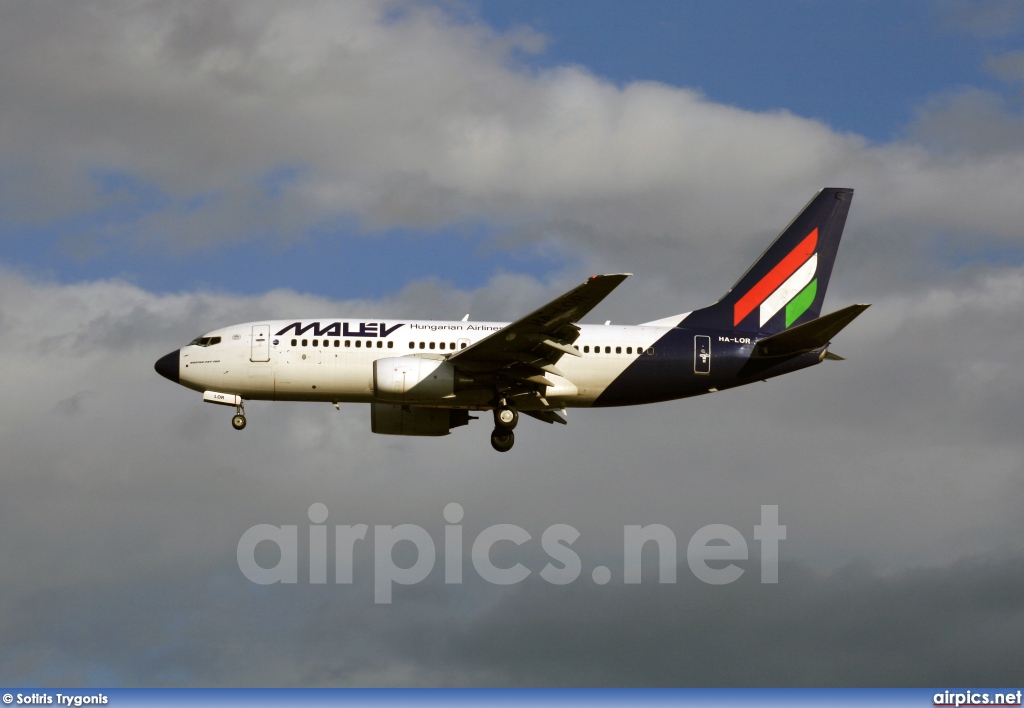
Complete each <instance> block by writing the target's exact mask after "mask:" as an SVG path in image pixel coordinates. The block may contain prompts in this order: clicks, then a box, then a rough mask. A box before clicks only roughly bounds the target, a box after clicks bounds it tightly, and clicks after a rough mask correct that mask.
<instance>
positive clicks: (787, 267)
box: [733, 229, 818, 327]
mask: <svg viewBox="0 0 1024 708" xmlns="http://www.w3.org/2000/svg"><path fill="white" fill-rule="evenodd" d="M817 247H818V229H814V230H813V231H811V233H809V234H808V235H807V237H806V238H805V239H804V240H803V241H801V242H800V243H799V244H798V245H797V247H796V248H794V249H793V250H792V251H790V252H789V253H788V254H787V255H786V257H785V258H783V259H782V261H780V262H779V264H778V265H777V266H775V267H774V268H772V269H771V271H769V272H768V274H767V275H766V276H764V277H763V278H761V280H759V281H758V282H757V283H756V284H755V285H754V287H752V288H751V289H750V290H748V291H747V292H746V293H745V294H744V295H743V296H742V297H741V298H740V299H739V300H738V301H737V302H736V305H735V306H734V309H733V316H734V321H733V324H734V325H737V326H738V325H739V323H740V322H742V321H743V320H744V319H746V317H747V316H748V315H750V314H751V313H752V312H753V311H754V310H758V322H759V326H761V327H764V326H765V325H766V324H767V323H768V321H769V320H771V318H772V317H774V316H775V315H777V314H778V313H779V312H780V311H781V310H782V309H783V308H786V327H789V326H790V325H791V324H793V323H794V322H795V321H796V320H797V319H799V317H800V315H802V314H803V313H804V312H806V311H807V309H808V308H809V307H810V306H811V304H812V303H813V302H814V298H815V296H816V295H817V292H818V280H817V278H815V277H814V276H815V274H816V273H817V270H818V254H817V252H816V250H817Z"/></svg>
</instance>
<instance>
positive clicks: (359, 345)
mask: <svg viewBox="0 0 1024 708" xmlns="http://www.w3.org/2000/svg"><path fill="white" fill-rule="evenodd" d="M361 346H363V343H362V342H360V341H359V340H358V339H357V340H356V349H358V348H359V347H361Z"/></svg>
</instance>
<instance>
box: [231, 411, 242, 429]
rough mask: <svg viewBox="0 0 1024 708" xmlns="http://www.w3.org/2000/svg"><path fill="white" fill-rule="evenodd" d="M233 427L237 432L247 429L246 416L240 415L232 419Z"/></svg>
mask: <svg viewBox="0 0 1024 708" xmlns="http://www.w3.org/2000/svg"><path fill="white" fill-rule="evenodd" d="M231 425H232V426H233V427H234V429H235V430H241V429H242V428H244V427H245V416H244V415H242V414H241V413H239V414H238V415H236V416H235V417H234V418H232V419H231Z"/></svg>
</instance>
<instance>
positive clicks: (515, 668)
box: [0, 0, 1024, 686]
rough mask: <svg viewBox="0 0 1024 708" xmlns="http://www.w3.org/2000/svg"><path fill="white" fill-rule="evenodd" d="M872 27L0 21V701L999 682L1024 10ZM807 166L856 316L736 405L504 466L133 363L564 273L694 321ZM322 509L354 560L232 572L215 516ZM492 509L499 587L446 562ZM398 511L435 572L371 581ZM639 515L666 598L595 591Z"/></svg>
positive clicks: (1015, 475) (592, 433)
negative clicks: (275, 574) (220, 402)
mask: <svg viewBox="0 0 1024 708" xmlns="http://www.w3.org/2000/svg"><path fill="white" fill-rule="evenodd" d="M893 5H894V4H893V3H888V2H882V1H881V0H878V1H875V0H864V1H862V2H857V3H845V4H843V5H841V6H840V5H836V4H835V3H811V2H802V1H799V0H791V1H788V2H781V3H775V4H772V5H770V6H765V5H764V4H763V3H759V2H757V3H755V2H748V1H745V0H739V1H737V2H733V3H727V4H716V5H714V6H711V5H710V4H708V3H655V2H651V3H628V4H627V3H591V2H586V3H584V2H577V1H571V0H563V1H562V2H558V3H543V4H538V3H527V2H519V1H512V0H509V1H507V2H502V3H489V4H485V3H476V2H471V1H465V2H447V1H442V0H439V1H438V2H436V3H430V2H401V1H395V2H358V1H356V0H353V1H351V2H345V3H332V2H312V1H308V2H307V1H302V0H296V1H294V2H290V3H279V2H271V1H270V0H267V1H266V2H257V1H251V2H241V1H239V2H231V1H227V0H225V1H223V2H189V1H186V0H182V1H177V0H174V1H166V0H162V1H161V2H145V1H140V0H132V1H129V0H110V1H108V2H87V1H83V2H76V3H65V2H58V1H57V0H52V1H49V0H31V2H29V1H28V0H21V1H19V0H6V1H4V2H2V3H0V332H2V333H3V339H4V341H5V342H6V343H7V346H5V348H4V352H3V354H2V355H0V371H2V378H3V381H4V382H5V386H4V392H3V394H4V395H3V404H2V405H0V449H2V450H3V455H2V463H0V684H6V685H15V684H21V685H28V684H32V685H61V684H63V685H69V684H86V685H105V686H121V685H131V686H134V685H232V686H234V685H249V684H252V685H324V686H328V685H339V686H347V685H382V686H396V685H397V686H404V685H443V686H451V685H515V686H530V685H545V686H548V685H558V686H572V685H630V686H636V685H940V684H941V685H955V684H974V685H981V684H989V685H1001V684H1007V683H1009V684H1012V683H1014V682H1015V681H1016V683H1019V682H1020V655H1021V653H1022V650H1024V436H1022V435H1021V432H1020V430H1021V428H1020V426H1021V415H1020V410H1021V406H1022V402H1024V373H1022V369H1021V366H1020V365H1019V361H1020V359H1021V357H1022V356H1024V355H1022V352H1024V199H1022V194H1024V191H1022V186H1024V111H1022V109H1024V101H1022V99H1024V43H1022V39H1024V6H1022V5H1021V4H1020V3H1018V2H1016V1H1015V0H1008V1H1006V2H1001V1H998V0H978V1H977V2H967V0H962V1H961V0H935V1H934V2H925V1H924V0H920V1H915V2H905V3H899V4H895V5H896V7H893ZM823 186H834V187H853V188H855V189H856V196H855V198H854V203H853V209H852V211H851V215H850V219H849V221H848V223H847V229H846V234H845V237H844V241H843V245H842V248H841V249H840V253H839V258H838V261H837V264H836V270H835V272H834V274H833V277H832V283H831V285H832V287H831V288H830V292H829V298H828V300H827V301H826V309H838V308H839V307H841V306H843V305H846V304H849V303H851V302H871V303H873V307H872V308H871V309H870V310H868V312H867V313H865V315H863V316H862V317H861V318H860V319H858V320H857V322H856V323H855V324H854V325H852V326H851V327H850V328H849V329H848V330H846V331H844V332H843V333H842V335H841V336H840V337H839V338H838V339H837V341H836V342H835V345H834V347H833V349H834V350H835V351H836V352H837V353H839V354H841V355H843V356H845V357H847V359H848V360H847V361H846V362H842V363H838V362H826V363H825V364H824V365H822V366H820V367H816V368H814V369H811V370H808V371H804V372H799V373H797V374H794V375H791V376H787V377H784V378H780V379H775V380H772V381H771V382H769V383H767V384H759V385H757V386H751V387H748V388H745V389H738V390H734V391H730V392H725V393H722V394H718V395H714V396H707V397H703V398H699V399H692V400H688V401H680V402H671V403H664V404H659V405H654V406H649V407H642V408H637V409H628V410H622V409H620V410H614V409H612V410H600V411H570V414H569V419H570V424H569V425H568V426H567V427H566V428H562V427H559V428H558V429H557V430H556V429H554V427H553V426H545V425H543V424H541V423H537V422H535V421H530V420H526V421H524V422H523V423H522V424H521V425H520V428H519V429H518V430H517V433H518V435H517V445H516V448H515V449H514V450H513V451H512V452H510V453H508V454H505V455H499V454H497V453H494V452H493V451H492V450H491V448H490V445H489V443H488V434H489V429H490V426H489V425H484V423H485V422H486V421H482V422H478V423H476V424H472V425H470V426H469V427H468V428H460V429H457V430H456V431H455V432H454V433H453V434H452V435H451V436H450V437H446V438H442V439H415V438H409V439H405V438H392V437H382V436H373V435H371V434H370V432H369V427H370V426H369V422H370V421H369V411H368V409H367V408H366V407H363V406H343V407H342V409H341V411H340V412H339V411H335V410H334V409H333V408H332V407H331V406H329V405H326V404H322V405H321V404H289V403H276V404H269V403H262V404H261V403H252V404H250V406H248V407H247V412H248V414H249V427H248V428H247V429H246V430H245V432H244V433H237V432H235V431H234V430H232V429H231V426H230V423H229V417H230V416H229V413H230V412H228V411H226V410H224V409H220V408H215V407H213V406H207V405H204V404H202V403H201V401H200V399H199V397H198V395H197V394H195V393H192V392H189V391H187V390H185V389H183V388H180V387H176V386H173V385H171V384H170V383H168V382H167V381H165V380H163V379H161V378H160V377H159V376H157V375H156V374H155V373H154V372H153V369H152V365H153V362H154V361H155V360H156V359H157V358H158V357H159V356H161V355H163V354H165V353H166V352H168V351H173V350H174V349H176V348H178V347H179V346H181V345H182V344H184V343H186V342H187V341H188V340H189V339H191V338H192V337H194V336H197V335H198V334H200V333H202V332H204V331H206V330H209V329H213V328H215V327H218V326H222V325H226V324H230V323H233V322H242V321H248V320H255V319H265V318H271V317H303V316H307V317H308V316H311V315H312V316H321V315H329V316H351V315H365V316H387V317H397V316H401V317H422V318H438V319H449V318H450V319H458V318H461V317H462V315H464V314H465V313H467V312H469V313H471V315H472V316H473V317H474V318H478V319H499V320H500V319H511V318H514V317H516V316H518V315H521V314H523V313H524V312H526V311H528V310H529V309H532V308H533V307H536V306H538V305H540V304H542V303H543V302H545V301H546V300H547V299H549V298H550V297H553V296H555V295H557V294H559V293H560V292H562V291H564V290H566V289H568V288H570V287H572V286H574V285H576V284H577V283H579V282H581V281H582V280H583V279H584V278H585V277H587V276H588V275H590V274H591V273H596V272H622V271H631V272H634V273H636V277H634V278H631V279H630V280H629V281H627V282H626V283H625V284H624V285H623V286H622V287H621V288H619V290H618V291H617V292H616V293H615V294H614V296H613V297H611V298H609V299H608V301H606V302H605V303H603V304H602V305H601V306H600V307H599V308H598V309H597V310H595V311H594V313H593V314H592V317H591V318H590V321H594V322H601V321H604V320H607V319H611V320H613V321H616V322H624V323H625V322H632V323H635V322H644V321H648V320H653V319H657V318H659V317H664V316H667V315H671V314H675V313H678V312H684V311H687V310H690V309H693V308H694V307H697V306H701V305H704V304H708V303H710V302H712V301H713V300H714V299H716V298H717V297H718V296H720V295H721V294H722V293H723V292H724V291H725V290H726V289H727V288H728V287H729V286H730V285H731V284H732V283H733V282H734V281H735V279H736V278H737V277H738V276H739V275H740V274H741V273H742V272H743V271H744V270H745V268H746V267H747V266H748V265H749V263H750V262H751V261H752V260H753V258H754V257H756V255H757V254H758V253H760V251H761V250H762V249H763V248H764V247H765V246H766V245H767V243H768V242H769V241H770V239H771V238H772V237H773V236H774V234H775V233H777V232H778V231H779V230H780V229H781V228H782V227H783V226H784V225H785V224H786V223H787V222H788V220H789V219H790V218H791V217H792V216H793V215H794V214H795V213H796V212H797V210H798V209H799V208H800V207H802V206H803V205H804V204H805V203H806V202H807V201H808V200H809V199H810V198H811V197H812V196H813V194H814V193H815V192H816V191H817V190H818V189H819V188H821V187H823ZM451 502H458V503H459V504H461V505H462V507H463V508H464V510H465V516H464V519H463V521H462V523H461V526H462V532H463V534H464V537H465V539H466V543H465V545H466V549H465V552H466V554H467V558H466V559H463V560H464V563H463V564H464V566H465V582H464V583H463V584H461V585H453V584H445V582H444V567H443V565H444V560H443V557H442V556H443V554H442V552H441V551H442V550H443V545H444V534H445V519H444V516H443V510H444V508H445V506H446V505H447V504H449V503H451ZM314 503H320V504H323V505H325V506H326V508H327V509H328V514H329V515H328V518H327V520H326V524H327V525H328V526H330V527H333V526H334V525H349V524H367V525H368V526H369V527H370V531H369V533H368V535H367V540H366V541H365V542H364V543H362V544H361V545H357V550H356V558H355V567H354V576H355V577H354V583H353V584H351V585H338V584H335V583H333V582H331V583H328V584H326V585H311V584H310V583H308V582H305V581H304V575H305V574H306V572H307V570H306V569H307V568H308V565H309V563H308V558H306V557H305V556H304V555H303V553H301V552H300V554H299V560H300V573H299V578H300V582H299V583H297V584H288V585H280V584H279V585H269V586H259V585H255V584H253V583H251V582H249V581H248V580H247V579H246V578H245V577H244V576H243V574H242V573H241V571H240V570H239V567H238V565H237V562H236V547H237V545H238V542H239V539H240V538H241V537H242V535H243V534H244V533H245V532H246V530H247V529H249V528H250V527H252V526H253V525H255V524H271V525H277V526H280V525H297V526H298V527H299V528H298V532H299V538H300V543H299V545H300V547H302V548H304V547H305V546H304V544H305V542H306V541H305V539H306V538H308V527H309V525H310V521H309V517H308V516H307V510H308V508H309V507H310V505H311V504H314ZM761 505H778V507H779V519H780V522H781V523H783V524H785V525H786V526H787V539H786V540H785V541H783V542H782V543H781V546H780V554H781V566H780V570H779V582H778V584H776V585H767V584H761V583H760V582H759V571H758V568H759V564H758V560H757V558H758V544H757V543H756V542H755V540H754V526H755V524H758V523H759V522H760V508H761ZM500 523H506V524H516V525H518V526H520V527H522V528H523V529H525V530H526V531H527V532H528V533H529V534H530V535H531V540H530V541H528V542H526V543H524V544H523V545H522V546H521V547H515V546H514V545H512V544H511V543H509V542H505V544H503V545H499V546H496V547H495V558H496V562H498V563H499V564H501V563H503V564H504V565H506V566H511V565H513V564H515V563H516V562H520V563H522V564H523V565H524V566H526V567H527V568H528V569H530V570H531V571H532V572H531V576H530V577H529V578H527V579H526V580H525V581H523V582H521V583H518V584H515V585H510V586H504V587H499V586H493V585H488V584H486V583H484V582H483V581H481V580H480V578H479V576H478V575H477V574H476V573H475V572H474V570H473V566H472V563H471V562H470V561H469V560H468V553H469V546H470V545H471V543H472V540H473V539H474V538H475V537H476V536H477V535H478V534H480V533H481V532H482V531H483V530H484V529H485V528H487V527H490V526H492V525H494V524H500ZM399 524H418V525H420V526H422V527H423V528H424V529H426V530H427V531H428V532H429V533H430V534H431V535H432V537H433V538H434V540H435V542H436V545H437V547H438V549H439V554H438V563H437V565H436V567H435V569H434V572H433V573H431V574H430V575H429V576H428V578H427V579H426V580H425V581H424V582H422V583H419V584H417V585H413V586H409V587H398V588H396V589H395V592H394V597H393V602H392V603H391V604H388V605H381V604H375V603H374V576H373V570H374V568H373V566H374V563H373V557H374V555H373V541H374V537H375V535H374V528H373V527H374V526H377V525H399ZM556 524H568V525H571V526H573V527H574V528H575V529H577V530H578V531H579V533H580V537H579V539H578V540H577V541H576V543H575V544H574V546H573V548H574V549H575V551H576V552H577V553H578V554H579V556H580V558H581V561H582V570H583V572H582V574H581V576H580V578H579V579H578V580H577V581H576V582H574V583H571V584H569V585H561V586H559V585H553V584H550V583H548V582H546V581H544V580H543V579H542V578H541V577H540V575H539V571H540V570H541V568H543V567H544V565H545V563H546V562H547V561H548V558H547V556H546V554H545V553H544V551H543V550H542V548H541V545H540V538H541V536H542V534H543V533H544V531H545V529H547V528H548V527H550V526H553V525H556ZM631 524H663V525H665V526H666V527H668V528H669V529H671V530H672V531H673V532H674V534H675V536H676V537H677V538H678V540H679V551H678V554H679V566H678V569H677V570H678V581H677V582H676V583H674V584H659V583H658V568H657V557H656V556H655V554H654V553H653V552H646V551H645V554H644V556H643V561H644V564H643V568H644V576H643V582H642V583H641V584H639V585H636V584H626V583H624V581H623V572H624V561H623V549H622V546H623V529H624V527H625V526H627V525H631ZM707 524H727V525H730V526H732V527H734V528H735V529H737V530H738V531H739V532H740V533H741V534H743V536H744V537H745V538H746V540H747V543H748V544H749V545H750V549H751V556H750V559H749V560H748V561H746V562H740V563H738V565H740V566H741V567H743V568H744V570H745V572H744V575H743V576H742V577H741V578H740V579H739V580H738V581H737V582H735V583H733V584H731V585H725V586H711V585H706V584H704V583H702V582H700V581H698V580H697V579H696V578H695V577H694V576H693V574H692V573H691V572H690V571H689V568H688V566H687V563H686V558H685V548H686V544H687V542H688V540H689V538H690V537H691V536H692V535H693V534H694V533H696V532H697V531H698V529H700V528H701V527H703V526H705V525H707ZM266 550H267V548H266V544H264V546H263V547H262V550H261V551H260V553H263V555H262V556H261V558H264V561H265V562H269V561H266V557H268V556H267V554H266V553H264V551H266ZM409 550H410V549H409V548H408V547H405V548H404V549H403V548H402V547H401V546H400V547H398V548H396V559H399V560H401V558H400V556H402V555H403V553H405V551H409ZM270 555H273V554H272V553H271V554H270ZM405 555H406V556H407V559H406V562H411V560H410V559H411V558H412V555H414V554H410V553H405ZM599 565H603V566H607V567H608V568H609V569H611V573H612V579H611V582H609V583H607V584H605V585H599V584H596V583H595V582H594V581H593V580H592V576H591V571H592V569H593V568H595V567H597V566H599Z"/></svg>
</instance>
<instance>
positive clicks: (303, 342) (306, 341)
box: [302, 339, 309, 347]
mask: <svg viewBox="0 0 1024 708" xmlns="http://www.w3.org/2000/svg"><path fill="white" fill-rule="evenodd" d="M302 346H304V347H308V346H309V340H308V339H303V340H302Z"/></svg>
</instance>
